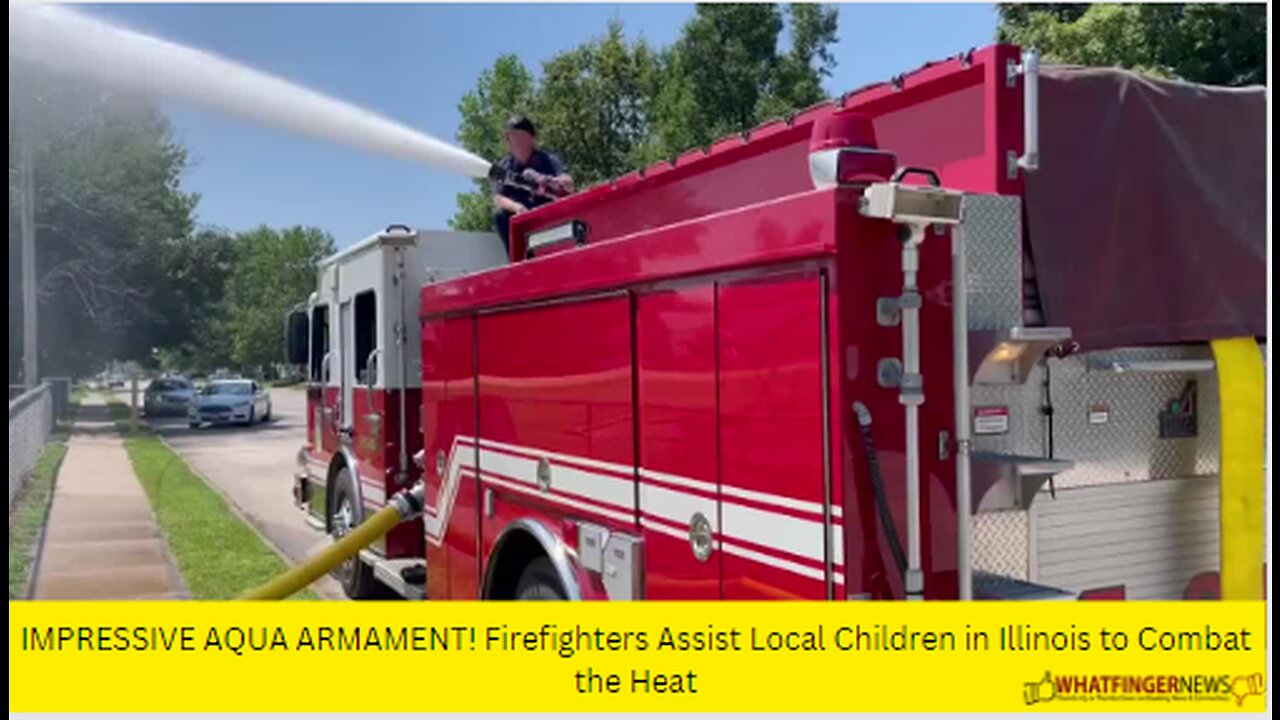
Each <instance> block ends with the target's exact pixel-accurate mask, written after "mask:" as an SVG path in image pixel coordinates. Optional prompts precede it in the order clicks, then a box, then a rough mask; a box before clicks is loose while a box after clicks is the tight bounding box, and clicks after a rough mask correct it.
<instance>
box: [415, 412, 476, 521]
mask: <svg viewBox="0 0 1280 720" xmlns="http://www.w3.org/2000/svg"><path fill="white" fill-rule="evenodd" d="M468 439H469V438H462V437H455V438H454V439H453V446H452V447H450V448H449V465H448V469H447V471H446V472H447V474H446V475H445V477H444V483H443V485H442V486H441V488H440V493H439V495H438V496H437V498H436V504H435V505H425V506H424V508H423V514H422V525H423V528H424V529H425V530H426V533H427V540H428V541H430V542H431V543H432V544H433V545H439V544H440V543H441V541H442V540H443V539H444V533H445V530H446V529H447V528H448V527H449V516H450V515H452V514H453V502H454V500H455V499H456V498H457V496H458V485H459V483H460V481H461V479H462V472H463V469H464V464H463V461H462V458H463V455H464V453H466V452H469V451H470V450H471V448H470V447H467V446H466V445H464V441H465V440H468Z"/></svg>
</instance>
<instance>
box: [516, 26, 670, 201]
mask: <svg viewBox="0 0 1280 720" xmlns="http://www.w3.org/2000/svg"><path fill="white" fill-rule="evenodd" d="M655 63H656V58H655V57H654V54H653V52H652V51H651V50H650V49H649V46H648V45H647V44H646V43H645V42H644V41H643V40H640V41H637V42H635V43H631V44H629V43H627V41H626V38H625V37H624V35H623V32H622V24H621V23H619V22H617V21H616V20H615V21H612V22H610V23H609V27H608V31H607V32H606V34H605V36H604V37H603V38H598V39H593V40H590V41H588V42H586V43H583V44H582V45H579V46H578V47H576V48H574V49H572V50H569V51H566V52H561V53H558V54H556V55H555V56H554V57H552V58H551V59H550V60H548V61H547V62H546V63H544V64H543V68H542V83H541V84H540V85H539V87H538V92H537V99H536V101H535V105H534V113H535V115H536V117H537V118H538V124H539V133H540V134H541V136H542V140H543V142H545V143H546V145H547V146H548V147H550V148H553V149H554V150H555V151H556V152H557V153H559V154H560V155H561V156H562V157H564V158H566V161H567V162H568V163H569V164H570V166H571V167H572V171H573V175H574V179H575V180H576V181H577V182H578V183H579V184H581V185H590V184H593V183H598V182H601V181H604V180H608V179H609V178H613V177H617V176H618V175H622V174H623V173H626V172H627V171H629V170H631V169H633V168H634V167H635V166H636V165H637V164H638V162H639V160H640V158H641V154H642V148H643V145H644V144H645V142H646V140H647V137H648V134H649V97H648V96H647V95H646V92H645V90H646V85H647V83H648V82H649V81H650V78H651V77H652V75H653V73H654V72H655Z"/></svg>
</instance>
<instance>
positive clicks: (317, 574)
mask: <svg viewBox="0 0 1280 720" xmlns="http://www.w3.org/2000/svg"><path fill="white" fill-rule="evenodd" d="M424 492H425V488H424V487H423V485H422V483H418V484H417V485H414V486H413V487H412V488H409V489H407V490H401V491H400V492H399V493H396V495H395V496H394V497H392V498H391V501H390V502H388V503H387V506H386V507H384V508H382V509H381V510H379V511H378V512H377V513H375V514H374V515H373V516H372V517H370V518H369V519H368V520H365V521H364V522H362V523H360V524H359V525H358V526H356V527H355V529H353V530H352V531H351V532H349V533H347V534H346V535H344V536H342V538H341V539H339V540H338V541H337V542H335V543H334V544H332V545H330V546H329V547H327V548H325V549H324V550H322V551H321V552H319V553H317V554H315V555H313V556H312V557H311V558H309V559H307V560H306V561H305V562H303V563H302V564H301V565H297V566H295V567H293V568H291V569H290V570H288V571H287V572H285V573H282V574H280V575H278V576H276V577H275V578H273V579H271V580H269V581H268V582H266V583H265V584H263V585H262V586H260V587H258V588H256V589H254V590H251V591H249V592H247V593H245V594H244V595H241V596H240V598H239V599H241V600H283V599H285V598H287V597H289V596H290V595H293V594H294V593H296V592H298V591H300V590H302V589H303V588H305V587H307V586H308V585H310V584H311V583H313V582H315V581H316V580H319V579H320V578H321V577H323V576H325V575H326V574H328V573H330V572H332V571H333V570H334V568H336V567H338V566H339V565H341V564H342V563H344V562H346V561H347V560H350V559H351V558H353V557H355V556H356V555H357V554H359V552H360V551H361V550H363V549H365V548H366V547H368V546H369V545H371V544H372V543H373V542H374V541H376V540H377V539H378V538H380V537H382V536H383V535H386V534H387V533H388V532H391V530H392V528H394V527H396V526H397V525H399V524H400V523H402V522H404V521H406V520H412V519H414V518H416V517H418V516H419V515H421V514H422V503H423V495H424Z"/></svg>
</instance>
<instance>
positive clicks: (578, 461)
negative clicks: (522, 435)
mask: <svg viewBox="0 0 1280 720" xmlns="http://www.w3.org/2000/svg"><path fill="white" fill-rule="evenodd" d="M468 439H470V438H468ZM479 443H480V447H481V448H489V449H493V450H507V451H509V452H515V453H520V454H522V455H536V456H537V457H545V458H546V459H548V460H559V461H560V462H567V463H573V464H575V465H582V466H585V467H590V468H595V469H597V470H604V471H606V472H610V473H613V474H615V475H622V476H625V477H634V474H635V469H634V468H632V467H631V466H630V465H618V464H617V463H610V462H604V461H603V460H593V459H591V458H584V457H577V456H574V455H564V454H562V453H557V452H549V451H547V450H538V449H536V448H530V447H521V446H520V445H509V444H507V443H500V442H497V441H495V440H485V439H483V438H481V439H480V441H479Z"/></svg>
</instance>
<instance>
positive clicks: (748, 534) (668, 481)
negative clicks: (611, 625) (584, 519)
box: [425, 436, 844, 584]
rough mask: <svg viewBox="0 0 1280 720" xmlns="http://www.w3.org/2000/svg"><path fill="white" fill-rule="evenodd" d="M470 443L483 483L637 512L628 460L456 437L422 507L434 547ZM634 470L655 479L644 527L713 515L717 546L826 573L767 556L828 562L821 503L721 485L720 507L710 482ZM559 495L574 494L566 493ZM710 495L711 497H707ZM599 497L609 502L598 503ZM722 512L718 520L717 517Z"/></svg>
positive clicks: (792, 568)
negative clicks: (544, 478) (547, 478)
mask: <svg viewBox="0 0 1280 720" xmlns="http://www.w3.org/2000/svg"><path fill="white" fill-rule="evenodd" d="M473 445H475V446H478V447H479V455H480V463H481V471H480V477H481V480H482V482H485V483H488V484H490V485H493V486H496V487H502V488H505V489H508V490H512V491H514V492H518V493H521V494H524V495H528V496H531V497H540V498H543V499H545V500H547V501H549V502H552V503H555V504H558V505H562V506H565V507H570V508H574V509H577V510H579V511H583V512H589V513H594V514H596V515H600V516H603V517H607V518H611V519H614V520H616V521H618V522H620V523H625V524H631V523H633V522H634V521H635V518H634V516H633V515H632V514H631V513H629V512H626V511H629V510H632V509H633V504H634V502H635V489H634V487H633V485H632V483H633V482H634V481H633V480H632V479H631V478H633V477H634V475H633V474H632V473H633V470H632V468H630V467H628V466H624V465H618V464H615V463H607V462H602V461H598V460H592V459H590V458H582V457H575V456H571V455H565V454H562V453H554V452H546V451H542V450H538V449H535V448H528V447H521V446H517V445H511V444H507V443H500V442H495V441H491V440H485V439H479V440H477V439H474V438H470V437H465V436H457V437H455V438H454V442H453V447H452V448H451V451H450V456H449V470H448V476H447V478H446V481H445V484H444V487H442V488H441V491H440V495H439V502H438V503H437V506H435V507H428V508H427V512H426V519H425V524H426V525H427V535H428V539H429V540H430V541H431V542H432V544H434V545H439V544H440V540H441V538H442V537H443V534H444V532H445V531H446V529H447V526H448V521H449V515H450V513H451V512H452V509H453V503H454V500H455V497H456V495H457V489H458V481H459V479H460V476H461V474H462V472H463V471H464V470H469V469H470V468H467V467H465V466H464V465H463V463H462V457H463V456H464V455H465V453H466V452H469V451H470V449H471V447H472V446H473ZM535 458H546V459H547V460H549V461H551V463H552V468H551V477H552V483H551V492H550V493H544V492H542V491H541V489H540V488H539V487H538V481H537V470H538V460H537V459H535ZM562 463H570V464H572V465H576V466H578V467H570V466H567V465H564V464H562ZM583 468H595V469H598V470H602V471H603V472H592V471H590V470H586V469H583ZM470 470H472V471H474V470H473V469H470ZM491 473H497V474H498V475H500V476H502V477H495V476H494V475H493V474H491ZM639 475H640V477H641V478H643V479H648V480H651V481H653V482H641V483H640V488H639V494H640V509H641V510H643V512H645V513H647V514H649V515H652V516H654V517H653V518H642V519H641V525H642V526H644V527H645V528H647V529H650V530H652V531H654V532H657V533H661V534H663V535H666V536H669V537H672V538H675V539H678V540H682V541H687V540H688V533H687V531H684V532H682V531H680V530H677V529H675V528H687V527H688V525H689V522H690V520H691V519H692V518H693V514H694V513H696V512H701V513H702V514H703V515H704V516H705V517H706V518H707V519H708V520H710V521H711V523H712V527H713V528H715V530H716V532H717V534H723V536H724V542H722V543H720V542H718V543H717V544H718V545H719V546H720V548H721V549H722V550H724V551H725V552H728V553H730V554H732V555H736V556H738V557H741V558H744V559H747V560H751V561H754V562H759V563H761V564H764V565H768V566H770V567H774V568H777V569H780V570H784V571H787V572H791V573H795V574H798V575H801V576H803V577H808V578H812V579H815V580H822V579H823V577H824V571H823V570H822V569H821V568H818V567H809V566H807V565H803V564H801V563H798V562H795V561H793V560H790V559H786V558H782V557H777V556H776V555H774V554H772V552H778V553H787V554H789V555H792V556H795V557H798V558H804V559H806V560H808V561H809V562H812V563H815V564H819V565H821V564H824V563H825V562H826V547H825V544H824V542H823V540H824V524H823V522H822V520H821V517H822V514H823V512H822V504H821V503H817V502H812V501H808V500H800V499H798V498H792V497H786V496H783V495H774V494H772V493H763V492H758V491H754V490H746V489H743V488H735V487H729V486H726V487H724V488H723V491H722V493H720V494H722V495H723V496H724V499H723V500H721V501H720V503H719V508H717V501H716V500H715V495H717V489H716V486H715V485H714V484H713V483H710V482H706V481H702V480H695V479H692V478H687V477H683V476H679V475H673V474H670V473H662V472H657V471H652V470H645V469H640V471H639ZM655 483H662V484H663V485H670V486H674V487H678V488H685V489H687V490H691V491H696V493H699V494H694V493H693V492H685V491H681V490H677V489H673V488H672V487H663V486H662V485H658V484H655ZM564 493H567V494H569V495H573V496H576V497H566V496H565V495H564ZM708 495H710V496H711V497H707V496H708ZM577 498H582V500H578V499H577ZM732 498H737V499H741V500H747V501H750V502H753V503H757V504H760V505H764V506H773V507H775V508H785V509H788V510H791V511H793V512H801V513H806V514H809V515H813V516H814V517H813V518H801V517H793V516H791V515H787V514H785V513H781V512H777V511H773V510H768V509H761V508H756V507H749V506H746V505H742V504H739V503H735V502H732V501H731V499H732ZM597 503H598V504H599V505H604V506H606V507H600V506H599V505H597ZM832 516H833V518H840V517H841V516H842V512H841V508H839V507H833V508H832ZM722 518H723V524H721V522H720V521H721V519H722ZM664 521H665V522H664ZM671 526H675V527H674V528H673V527H671ZM843 537H844V533H843V529H842V528H841V527H840V526H839V525H834V526H833V527H832V528H831V529H830V538H831V540H830V546H831V553H832V563H833V565H834V566H835V567H836V568H841V567H843V565H844V542H843ZM735 540H737V541H740V542H746V543H750V544H752V545H754V546H757V547H759V548H760V550H755V549H749V548H746V547H744V546H742V545H740V544H738V543H735V542H734V541H735ZM835 581H836V582H837V583H839V584H843V583H844V573H843V572H841V571H840V570H839V569H837V571H836V572H835Z"/></svg>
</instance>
